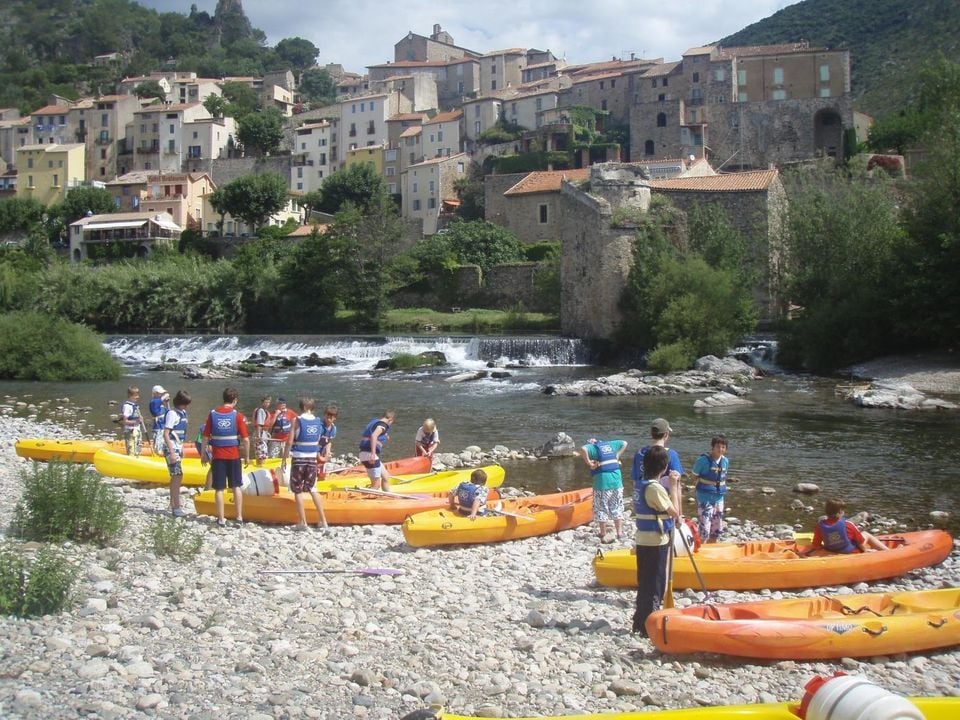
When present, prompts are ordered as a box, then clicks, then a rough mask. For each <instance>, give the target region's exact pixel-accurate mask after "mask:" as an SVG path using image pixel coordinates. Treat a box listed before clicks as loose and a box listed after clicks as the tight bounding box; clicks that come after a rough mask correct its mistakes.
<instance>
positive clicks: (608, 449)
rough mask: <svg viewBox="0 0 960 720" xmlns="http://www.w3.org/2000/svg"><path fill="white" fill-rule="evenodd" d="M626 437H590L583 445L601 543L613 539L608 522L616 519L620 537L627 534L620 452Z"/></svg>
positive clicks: (581, 452)
mask: <svg viewBox="0 0 960 720" xmlns="http://www.w3.org/2000/svg"><path fill="white" fill-rule="evenodd" d="M626 447H627V443H626V442H624V441H623V440H597V439H596V438H590V440H588V441H587V444H586V445H584V446H583V447H582V448H580V456H581V457H582V458H583V461H584V462H585V463H586V464H587V467H589V468H590V474H591V475H592V476H593V518H594V520H596V521H597V525H598V527H599V532H600V542H602V543H611V542H613V535H607V523H608V522H609V521H611V520H612V521H613V529H614V531H615V532H616V534H617V540H619V539H621V538H622V537H623V476H622V475H621V473H620V455H622V454H623V451H624V450H625V449H626Z"/></svg>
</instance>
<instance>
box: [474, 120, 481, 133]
mask: <svg viewBox="0 0 960 720" xmlns="http://www.w3.org/2000/svg"><path fill="white" fill-rule="evenodd" d="M473 132H474V134H476V135H479V134H480V121H479V120H477V121H476V122H475V123H474V124H473Z"/></svg>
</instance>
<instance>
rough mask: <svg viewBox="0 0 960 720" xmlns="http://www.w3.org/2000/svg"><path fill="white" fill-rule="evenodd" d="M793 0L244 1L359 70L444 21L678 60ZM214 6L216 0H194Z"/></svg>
mask: <svg viewBox="0 0 960 720" xmlns="http://www.w3.org/2000/svg"><path fill="white" fill-rule="evenodd" d="M796 1H797V0H672V2H662V0H595V1H594V2H592V3H588V2H586V1H585V0H527V2H518V1H517V0H510V1H507V0H486V2H483V3H477V2H469V3H468V2H463V1H462V0H449V1H448V2H445V3H438V2H436V0H404V1H402V2H381V1H379V0H349V1H347V0H324V1H323V2H317V3H310V4H307V3H303V2H302V0H247V1H246V2H245V3H244V11H245V12H246V14H247V17H248V18H250V22H251V23H252V24H253V26H254V27H258V28H260V29H261V30H263V31H264V32H265V33H267V37H268V40H269V42H270V44H276V43H277V42H279V41H280V40H282V39H283V38H285V37H303V38H306V39H307V40H310V41H311V42H312V43H314V44H315V45H316V46H317V47H318V48H320V57H319V62H320V63H321V64H323V63H327V62H339V63H341V64H342V65H343V66H344V67H345V68H347V69H348V70H353V71H356V72H363V69H364V67H365V66H367V65H373V64H377V63H382V62H386V61H388V60H393V45H394V43H396V42H397V41H399V40H400V39H401V38H403V37H404V36H405V35H406V34H407V32H408V31H413V32H415V33H417V34H420V35H430V34H431V32H432V31H433V25H434V24H439V25H440V26H441V27H442V28H443V29H444V30H445V31H447V32H448V33H450V34H451V35H452V36H453V39H454V42H455V43H456V44H457V45H460V46H461V47H466V48H469V49H471V50H475V51H477V52H489V51H491V50H499V49H502V48H509V47H523V48H531V47H535V48H538V49H541V50H547V49H548V50H551V51H552V52H553V53H554V55H556V56H557V57H564V56H565V57H566V59H567V61H568V62H570V63H584V62H595V61H599V60H606V59H609V58H611V57H613V56H615V55H616V56H617V57H629V55H630V53H635V54H636V55H637V57H647V58H656V57H662V58H664V60H667V61H669V60H679V59H680V54H681V53H682V52H683V51H684V50H686V49H687V48H690V47H696V46H699V45H706V44H708V43H710V42H713V41H715V40H718V39H720V38H721V37H724V36H725V35H729V34H731V33H734V32H736V31H737V30H740V29H741V28H744V27H746V26H747V25H749V24H751V23H754V22H756V21H758V20H761V19H763V18H765V17H768V16H769V15H772V14H773V13H775V12H776V11H777V10H780V9H782V8H784V7H786V6H787V5H792V4H794V3H795V2H796ZM140 3H141V4H142V5H144V6H146V7H152V8H156V9H158V10H161V11H166V12H181V13H187V12H189V8H190V4H191V3H190V2H189V0H140ZM194 4H196V5H197V7H198V8H199V9H200V10H206V11H207V12H209V13H211V14H212V13H213V11H214V9H215V7H216V2H215V0H198V1H197V2H195V3H194Z"/></svg>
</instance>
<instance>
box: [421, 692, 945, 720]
mask: <svg viewBox="0 0 960 720" xmlns="http://www.w3.org/2000/svg"><path fill="white" fill-rule="evenodd" d="M909 700H910V702H912V703H913V704H914V705H916V706H917V708H918V709H919V710H920V711H921V712H922V713H923V715H924V717H925V718H926V720H955V718H958V717H960V698H955V697H929V698H922V697H914V698H909ZM798 712H799V705H798V704H797V703H765V704H758V705H715V706H710V707H695V708H686V709H683V710H659V711H655V712H622V713H590V714H587V715H554V716H550V717H548V716H538V717H525V718H517V720H798V718H799V715H798V714H797V713H798ZM402 720H477V719H476V718H473V717H470V716H467V715H454V714H452V713H448V712H445V711H443V710H416V711H414V712H412V713H409V714H408V715H405V716H404V717H403V718H402Z"/></svg>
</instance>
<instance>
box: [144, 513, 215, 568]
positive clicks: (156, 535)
mask: <svg viewBox="0 0 960 720" xmlns="http://www.w3.org/2000/svg"><path fill="white" fill-rule="evenodd" d="M147 544H148V546H149V547H150V548H151V549H152V550H153V554H154V555H156V556H157V557H161V556H166V557H171V558H173V559H174V560H180V561H182V562H190V561H191V560H193V559H194V558H195V557H196V556H197V554H198V553H199V552H200V548H202V547H203V535H202V534H201V533H199V532H197V531H195V530H191V529H190V528H189V527H188V526H187V525H186V524H185V523H183V522H180V521H178V520H174V519H173V518H168V517H158V518H157V519H156V520H155V521H154V523H153V525H151V526H150V528H149V530H148V531H147Z"/></svg>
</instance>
